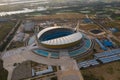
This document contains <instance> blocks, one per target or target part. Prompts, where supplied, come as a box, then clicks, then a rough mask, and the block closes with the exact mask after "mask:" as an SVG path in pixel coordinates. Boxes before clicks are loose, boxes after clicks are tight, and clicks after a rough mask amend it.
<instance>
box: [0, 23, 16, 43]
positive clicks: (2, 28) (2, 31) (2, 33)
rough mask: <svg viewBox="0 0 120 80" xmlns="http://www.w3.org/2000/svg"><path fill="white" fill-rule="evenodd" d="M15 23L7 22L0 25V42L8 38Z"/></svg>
mask: <svg viewBox="0 0 120 80" xmlns="http://www.w3.org/2000/svg"><path fill="white" fill-rule="evenodd" d="M14 25H15V23H14V22H5V23H0V42H1V41H2V40H3V39H4V38H5V37H6V36H7V34H8V33H9V32H10V31H11V30H12V28H13V27H14Z"/></svg>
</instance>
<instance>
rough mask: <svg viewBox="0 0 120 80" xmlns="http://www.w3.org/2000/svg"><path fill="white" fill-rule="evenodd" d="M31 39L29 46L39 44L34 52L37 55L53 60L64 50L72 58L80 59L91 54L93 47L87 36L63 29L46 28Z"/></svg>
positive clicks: (70, 29)
mask: <svg viewBox="0 0 120 80" xmlns="http://www.w3.org/2000/svg"><path fill="white" fill-rule="evenodd" d="M31 39H33V40H31ZM31 39H30V40H29V41H28V45H30V44H31V43H34V42H37V45H38V46H39V48H37V49H34V50H32V51H33V52H34V53H35V54H38V55H41V56H44V57H48V56H50V57H51V58H59V57H60V51H62V50H67V51H68V53H69V56H70V57H73V58H78V57H80V56H82V55H83V54H85V53H87V52H89V51H90V50H91V48H92V45H93V42H92V41H91V40H90V39H89V38H88V37H87V36H86V35H85V34H83V33H81V32H79V31H75V30H74V29H72V28H63V27H49V28H45V29H43V30H41V31H39V32H38V33H37V35H36V37H32V38H31ZM31 41H32V42H31Z"/></svg>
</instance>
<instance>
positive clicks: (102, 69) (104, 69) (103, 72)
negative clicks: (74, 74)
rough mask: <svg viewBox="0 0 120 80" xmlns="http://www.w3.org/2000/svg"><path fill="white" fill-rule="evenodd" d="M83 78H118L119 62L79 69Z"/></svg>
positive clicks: (103, 79)
mask: <svg viewBox="0 0 120 80" xmlns="http://www.w3.org/2000/svg"><path fill="white" fill-rule="evenodd" d="M81 71H82V74H83V76H84V79H85V80H120V75H119V74H120V62H119V61H117V62H112V63H109V64H104V65H100V66H96V67H93V68H88V69H85V70H81Z"/></svg>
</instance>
